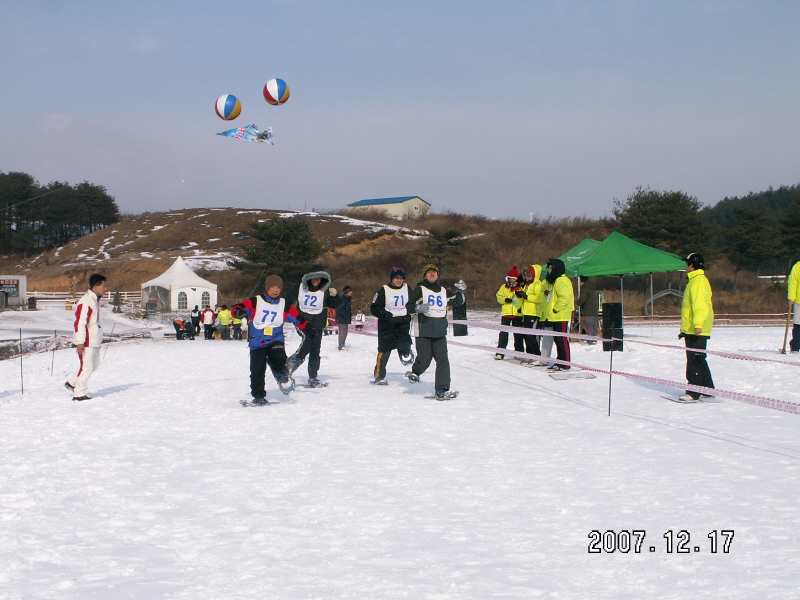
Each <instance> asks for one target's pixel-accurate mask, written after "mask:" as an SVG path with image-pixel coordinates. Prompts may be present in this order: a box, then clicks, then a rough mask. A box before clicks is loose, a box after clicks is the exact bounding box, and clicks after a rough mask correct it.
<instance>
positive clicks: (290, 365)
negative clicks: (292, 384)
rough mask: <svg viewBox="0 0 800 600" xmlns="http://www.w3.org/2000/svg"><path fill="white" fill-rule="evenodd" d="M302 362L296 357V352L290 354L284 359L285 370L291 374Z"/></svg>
mask: <svg viewBox="0 0 800 600" xmlns="http://www.w3.org/2000/svg"><path fill="white" fill-rule="evenodd" d="M302 364H303V359H302V358H298V357H297V354H292V355H291V356H290V357H289V358H287V359H286V370H287V371H288V372H289V374H290V375H291V374H292V373H294V372H295V371H297V367H299V366H300V365H302Z"/></svg>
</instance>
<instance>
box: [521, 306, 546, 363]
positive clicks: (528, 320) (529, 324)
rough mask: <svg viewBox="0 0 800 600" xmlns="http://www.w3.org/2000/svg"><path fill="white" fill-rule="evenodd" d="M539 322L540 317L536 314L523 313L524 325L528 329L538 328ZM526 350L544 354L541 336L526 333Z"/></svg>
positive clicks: (539, 354)
mask: <svg viewBox="0 0 800 600" xmlns="http://www.w3.org/2000/svg"><path fill="white" fill-rule="evenodd" d="M538 324H539V317H535V316H534V315H523V317H522V326H523V327H525V328H526V329H536V325H538ZM525 352H527V353H528V354H535V355H536V356H541V355H542V350H541V348H539V336H536V335H525Z"/></svg>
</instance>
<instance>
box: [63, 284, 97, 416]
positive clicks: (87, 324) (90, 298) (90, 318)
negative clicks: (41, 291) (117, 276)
mask: <svg viewBox="0 0 800 600" xmlns="http://www.w3.org/2000/svg"><path fill="white" fill-rule="evenodd" d="M105 293H106V277H105V275H101V274H100V273H95V274H93V275H92V276H91V277H89V290H88V291H87V292H86V293H85V294H84V295H83V298H81V299H80V300H79V301H78V304H77V305H76V306H75V323H74V325H73V334H72V343H73V344H75V350H76V351H77V352H78V361H79V365H78V372H77V373H76V374H75V375H73V376H71V377H70V378H69V379H67V381H66V382H65V383H64V387H65V388H67V389H68V390H70V391H71V392H72V399H73V400H75V401H78V402H81V401H83V400H91V398H90V397H89V396H87V395H86V385H87V384H88V383H89V377H91V376H92V373H94V372H95V370H96V369H97V366H98V365H99V364H100V347H101V346H102V344H103V328H102V327H101V325H100V298H102V297H103V294H105Z"/></svg>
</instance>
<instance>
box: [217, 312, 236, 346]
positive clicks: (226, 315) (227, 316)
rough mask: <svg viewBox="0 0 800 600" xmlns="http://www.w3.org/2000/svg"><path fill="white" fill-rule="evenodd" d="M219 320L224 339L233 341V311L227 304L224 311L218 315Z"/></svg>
mask: <svg viewBox="0 0 800 600" xmlns="http://www.w3.org/2000/svg"><path fill="white" fill-rule="evenodd" d="M217 319H218V320H219V324H220V327H221V328H222V339H223V340H229V339H231V321H232V320H233V315H231V311H230V310H228V306H227V305H226V304H223V305H222V310H220V311H219V312H218V313H217Z"/></svg>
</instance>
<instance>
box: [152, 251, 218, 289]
mask: <svg viewBox="0 0 800 600" xmlns="http://www.w3.org/2000/svg"><path fill="white" fill-rule="evenodd" d="M151 286H157V287H162V288H166V289H168V290H173V289H176V288H188V287H203V288H209V289H212V290H216V289H217V284H216V283H211V282H210V281H206V280H205V279H203V278H202V277H200V276H199V275H198V274H197V273H195V272H194V271H192V270H191V269H190V268H189V266H188V265H187V264H186V263H185V262H183V259H182V258H181V257H180V256H179V257H178V258H176V259H175V262H174V263H172V266H171V267H170V268H169V269H167V270H166V271H164V272H163V273H162V274H161V275H159V276H158V277H156V278H155V279H151V280H150V281H147V282H145V283H143V284H142V289H144V288H146V287H151Z"/></svg>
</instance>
